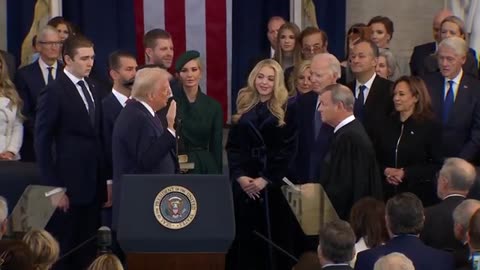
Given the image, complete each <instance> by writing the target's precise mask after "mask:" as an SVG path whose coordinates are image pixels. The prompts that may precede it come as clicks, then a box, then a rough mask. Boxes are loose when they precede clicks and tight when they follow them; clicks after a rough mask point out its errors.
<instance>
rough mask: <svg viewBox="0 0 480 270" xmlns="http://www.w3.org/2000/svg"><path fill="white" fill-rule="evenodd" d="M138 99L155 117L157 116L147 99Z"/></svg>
mask: <svg viewBox="0 0 480 270" xmlns="http://www.w3.org/2000/svg"><path fill="white" fill-rule="evenodd" d="M137 101H138V102H140V103H142V104H143V106H145V108H147V110H148V111H149V112H150V114H151V115H152V116H153V117H155V111H154V110H153V108H152V107H150V105H148V104H147V103H146V102H145V101H141V100H138V99H137Z"/></svg>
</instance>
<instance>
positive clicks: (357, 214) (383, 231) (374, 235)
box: [350, 197, 388, 248]
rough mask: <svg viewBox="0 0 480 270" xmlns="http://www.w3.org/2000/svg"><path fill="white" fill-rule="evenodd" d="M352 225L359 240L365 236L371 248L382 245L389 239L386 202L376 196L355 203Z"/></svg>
mask: <svg viewBox="0 0 480 270" xmlns="http://www.w3.org/2000/svg"><path fill="white" fill-rule="evenodd" d="M350 225H351V226H352V229H353V232H354V233H355V236H356V238H357V241H358V239H360V238H362V237H363V239H364V240H365V243H366V244H367V246H368V247H369V248H374V247H376V246H380V245H382V244H384V243H385V242H386V241H387V240H388V232H387V226H386V225H385V204H384V203H383V202H382V201H379V200H377V199H375V198H372V197H365V198H362V199H360V200H358V201H357V202H356V203H355V204H354V205H353V207H352V210H351V211H350Z"/></svg>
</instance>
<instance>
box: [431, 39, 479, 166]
mask: <svg viewBox="0 0 480 270" xmlns="http://www.w3.org/2000/svg"><path fill="white" fill-rule="evenodd" d="M467 52H468V47H467V44H466V43H465V40H463V39H462V38H459V37H449V38H446V39H444V40H442V42H440V44H439V45H438V51H437V55H438V66H439V67H440V73H434V74H429V75H427V76H425V78H424V81H425V84H426V85H427V88H428V90H429V93H430V96H431V98H432V105H433V106H432V107H433V111H434V113H435V116H436V118H437V120H438V121H439V122H441V123H443V130H442V131H443V132H442V141H443V143H442V145H439V146H438V147H440V148H441V150H442V152H443V153H442V154H443V156H445V157H459V158H463V159H465V160H467V161H469V162H472V163H474V165H478V154H479V153H480V82H479V81H478V80H476V79H474V78H472V77H470V76H468V75H466V74H464V71H463V69H462V65H463V63H465V60H466V55H467Z"/></svg>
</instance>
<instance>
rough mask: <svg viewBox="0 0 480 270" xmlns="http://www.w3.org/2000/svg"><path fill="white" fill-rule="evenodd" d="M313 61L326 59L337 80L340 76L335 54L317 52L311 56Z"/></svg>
mask: <svg viewBox="0 0 480 270" xmlns="http://www.w3.org/2000/svg"><path fill="white" fill-rule="evenodd" d="M313 61H326V62H327V63H328V69H329V70H330V71H331V72H332V74H333V75H334V76H335V77H336V78H337V80H338V79H340V78H341V77H342V68H341V65H340V61H338V59H337V57H335V55H333V54H330V53H319V54H316V55H315V56H313V59H312V62H313Z"/></svg>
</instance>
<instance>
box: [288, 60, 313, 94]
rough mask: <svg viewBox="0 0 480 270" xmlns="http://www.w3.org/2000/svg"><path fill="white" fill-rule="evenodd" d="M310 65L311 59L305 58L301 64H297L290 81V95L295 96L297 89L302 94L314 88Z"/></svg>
mask: <svg viewBox="0 0 480 270" xmlns="http://www.w3.org/2000/svg"><path fill="white" fill-rule="evenodd" d="M310 67H311V61H309V60H304V61H302V62H300V64H298V65H295V67H294V69H293V72H292V75H291V76H290V78H289V82H288V84H289V95H290V96H294V95H295V94H296V92H297V91H298V93H300V94H305V93H308V92H310V91H311V90H312V82H311V81H310V76H311V69H310Z"/></svg>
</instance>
